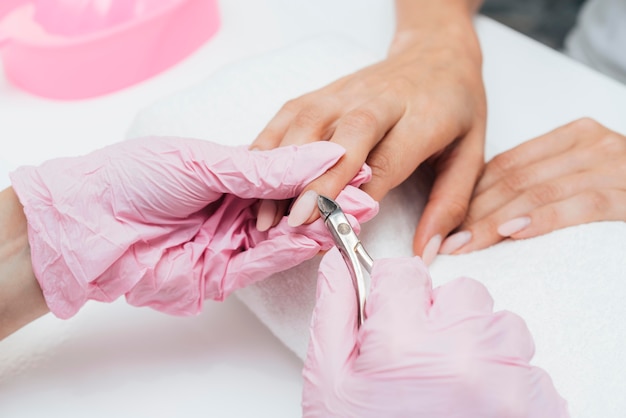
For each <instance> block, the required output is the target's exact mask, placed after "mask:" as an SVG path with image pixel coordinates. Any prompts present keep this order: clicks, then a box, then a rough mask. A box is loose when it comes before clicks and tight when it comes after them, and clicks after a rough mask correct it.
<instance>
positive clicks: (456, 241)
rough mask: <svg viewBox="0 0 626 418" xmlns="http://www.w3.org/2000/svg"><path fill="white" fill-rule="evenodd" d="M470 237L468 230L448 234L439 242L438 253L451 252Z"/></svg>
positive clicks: (468, 240)
mask: <svg viewBox="0 0 626 418" xmlns="http://www.w3.org/2000/svg"><path fill="white" fill-rule="evenodd" d="M471 239H472V233H471V232H470V231H461V232H457V233H456V234H452V235H450V236H449V237H448V238H446V239H445V240H444V241H443V244H441V249H440V250H439V253H441V254H452V253H453V252H455V251H456V250H458V249H459V248H461V247H462V246H464V245H465V244H467V243H468V242H470V240H471Z"/></svg>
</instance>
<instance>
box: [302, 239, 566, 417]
mask: <svg viewBox="0 0 626 418" xmlns="http://www.w3.org/2000/svg"><path fill="white" fill-rule="evenodd" d="M371 283H372V285H371V292H370V295H369V297H368V299H367V303H366V307H365V312H366V320H365V321H364V322H363V324H362V325H361V328H360V329H357V323H356V318H357V315H356V312H357V301H356V298H355V291H354V287H353V284H352V281H351V279H350V275H349V272H348V269H347V266H346V265H345V262H344V261H343V258H342V257H341V255H340V254H339V252H338V251H337V250H336V249H333V250H331V251H330V252H329V253H328V254H327V255H326V256H325V257H324V259H323V260H322V264H321V265H320V272H319V278H318V288H317V302H316V306H315V309H314V312H313V316H312V320H311V338H310V342H309V349H308V353H307V358H306V361H305V366H304V371H303V376H304V389H303V402H302V405H303V414H304V416H305V417H307V418H312V417H355V418H356V417H359V418H368V417H372V418H374V417H391V418H393V417H425V418H426V417H428V418H430V417H442V418H443V417H445V418H452V417H456V418H460V417H481V418H491V417H493V418H502V417H509V418H512V417H520V418H521V417H524V418H539V417H545V418H559V417H567V416H568V412H567V403H566V402H565V400H563V399H562V398H561V397H560V396H559V394H558V393H557V391H556V389H555V388H554V385H553V383H552V380H551V379H550V377H549V376H548V374H547V373H546V372H545V371H543V370H541V369H539V368H537V367H534V366H531V365H530V364H529V362H530V360H531V358H532V356H533V354H534V343H533V340H532V337H531V335H530V332H529V330H528V328H527V327H526V324H525V323H524V321H523V320H522V319H521V318H520V317H518V316H516V315H515V314H512V313H510V312H506V311H501V312H495V313H494V312H493V300H492V299H491V296H490V295H489V293H488V291H487V289H486V288H485V287H484V286H483V285H482V284H480V283H479V282H477V281H475V280H472V279H466V278H461V279H457V280H455V281H452V282H450V283H448V284H446V285H444V286H441V287H439V288H436V289H434V290H433V289H432V285H431V280H430V277H429V275H428V272H427V269H426V266H425V265H424V264H423V262H422V261H421V260H420V259H419V258H417V257H414V258H407V259H386V260H378V261H376V262H375V263H374V268H373V271H372V281H371Z"/></svg>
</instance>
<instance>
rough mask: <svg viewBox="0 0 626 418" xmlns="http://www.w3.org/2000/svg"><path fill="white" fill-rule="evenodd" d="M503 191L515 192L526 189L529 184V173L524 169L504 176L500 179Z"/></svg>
mask: <svg viewBox="0 0 626 418" xmlns="http://www.w3.org/2000/svg"><path fill="white" fill-rule="evenodd" d="M502 182H503V185H504V189H505V191H507V192H509V193H517V192H520V191H522V190H524V189H526V188H527V187H528V186H529V185H530V184H531V181H530V175H529V174H528V173H526V172H525V171H522V170H518V171H515V172H514V173H511V174H510V175H508V176H506V177H504V178H503V180H502Z"/></svg>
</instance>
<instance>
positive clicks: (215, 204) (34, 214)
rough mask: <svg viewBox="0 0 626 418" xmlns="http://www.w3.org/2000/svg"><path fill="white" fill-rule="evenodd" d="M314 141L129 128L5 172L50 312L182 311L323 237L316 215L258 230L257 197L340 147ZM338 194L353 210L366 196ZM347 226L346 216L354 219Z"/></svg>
mask: <svg viewBox="0 0 626 418" xmlns="http://www.w3.org/2000/svg"><path fill="white" fill-rule="evenodd" d="M344 152H345V151H344V149H343V148H341V147H340V146H338V145H336V144H331V143H323V142H318V143H315V144H310V145H306V146H302V147H286V148H279V149H276V150H272V151H249V150H248V149H247V148H245V147H237V148H233V147H227V146H222V145H217V144H213V143H211V142H207V141H201V140H194V139H185V138H161V137H154V138H140V139H134V140H129V141H125V142H121V143H118V144H115V145H112V146H109V147H106V148H103V149H101V150H98V151H96V152H93V153H91V154H88V155H86V156H82V157H74V158H63V159H56V160H51V161H48V162H46V163H44V164H43V165H41V166H39V167H22V168H20V169H18V170H17V171H15V172H14V173H12V174H11V180H12V184H13V188H14V190H15V192H16V193H17V195H18V197H19V200H20V202H21V203H22V205H23V206H24V212H25V214H26V217H27V221H28V238H29V242H30V247H31V248H30V250H31V258H32V264H33V271H34V273H35V276H36V278H37V280H38V282H39V284H40V286H41V288H42V291H43V294H44V297H45V299H46V303H47V305H48V307H49V308H50V310H51V311H52V312H53V313H54V314H55V315H57V316H59V317H62V318H67V317H69V316H72V315H73V314H75V313H76V312H77V311H78V310H79V309H80V307H81V306H82V305H83V304H84V303H85V302H86V301H87V300H89V299H95V300H100V301H111V300H114V299H116V298H117V297H119V296H121V295H126V298H127V299H128V301H129V302H130V303H131V304H134V305H140V306H151V307H153V308H155V309H158V310H161V311H164V312H168V313H172V314H180V315H185V314H192V313H196V312H198V311H199V310H200V309H201V307H202V302H203V300H204V299H209V298H210V299H216V300H221V299H223V298H224V297H226V296H227V295H228V294H230V293H231V292H233V291H234V290H236V289H239V288H241V287H244V286H247V285H249V284H251V283H253V282H255V281H258V280H261V279H263V278H266V277H268V276H269V275H271V274H272V273H275V272H277V271H282V270H286V269H288V268H291V267H293V266H295V265H297V264H299V263H301V262H303V261H305V260H307V259H309V258H312V257H313V256H315V254H317V253H318V252H319V251H320V250H323V249H328V248H329V247H330V245H331V244H332V242H331V239H330V237H329V236H328V234H327V231H326V230H325V227H324V225H323V224H322V223H321V222H318V223H317V224H311V225H308V226H302V227H298V228H292V227H289V226H288V225H287V219H286V218H285V219H283V221H281V222H280V223H279V224H278V225H277V226H275V227H274V228H271V229H269V230H266V231H259V230H258V229H257V227H256V218H257V210H258V200H259V199H289V198H293V197H295V196H298V194H299V193H301V192H302V190H303V188H304V187H305V185H306V184H308V183H309V182H311V181H312V180H314V179H315V178H317V177H318V176H320V175H321V174H323V173H324V172H325V171H326V170H327V169H328V168H330V167H332V166H333V165H334V164H335V163H336V162H337V161H338V160H339V158H341V156H342V155H343V154H344ZM368 176H369V171H367V170H363V171H362V172H361V173H360V175H359V176H357V177H356V178H355V179H354V182H353V186H348V187H347V188H346V189H345V190H344V192H343V193H342V195H341V196H340V197H339V200H340V202H341V204H342V205H343V206H344V208H345V209H346V211H347V212H348V213H350V214H352V215H354V216H355V217H356V221H358V222H363V221H367V220H369V219H370V218H372V217H373V216H374V215H375V213H376V210H377V205H376V203H375V202H374V201H373V200H372V199H370V198H369V197H368V196H367V195H366V194H365V193H364V192H361V191H360V190H358V188H357V187H358V186H359V185H360V184H361V183H362V182H363V181H366V180H367V179H368ZM355 226H356V225H355Z"/></svg>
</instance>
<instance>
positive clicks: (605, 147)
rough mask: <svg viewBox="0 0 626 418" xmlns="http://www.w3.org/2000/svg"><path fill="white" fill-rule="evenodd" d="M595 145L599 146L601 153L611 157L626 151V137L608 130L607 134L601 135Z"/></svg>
mask: <svg viewBox="0 0 626 418" xmlns="http://www.w3.org/2000/svg"><path fill="white" fill-rule="evenodd" d="M596 145H597V146H598V147H599V148H600V150H601V152H602V153H603V154H606V155H607V156H610V157H613V156H616V155H621V154H625V153H626V138H624V137H622V136H620V135H618V134H617V133H615V132H610V133H608V134H607V135H603V136H602V137H601V138H600V139H599V140H598V142H597V143H596Z"/></svg>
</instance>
